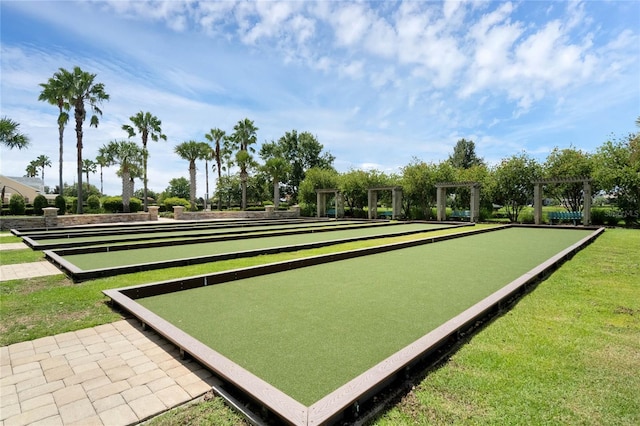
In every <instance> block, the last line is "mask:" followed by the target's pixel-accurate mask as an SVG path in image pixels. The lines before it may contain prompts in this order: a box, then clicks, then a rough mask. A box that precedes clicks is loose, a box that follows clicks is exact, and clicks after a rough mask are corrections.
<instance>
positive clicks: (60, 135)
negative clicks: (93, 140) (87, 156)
mask: <svg viewBox="0 0 640 426" xmlns="http://www.w3.org/2000/svg"><path fill="white" fill-rule="evenodd" d="M60 114H62V109H60ZM63 138H64V127H62V126H58V141H59V143H60V149H59V152H60V168H59V171H58V173H59V178H60V189H59V190H58V192H59V194H60V195H62V188H63V184H64V183H63V182H62V163H63V162H64V159H63V156H62V151H63V145H64V144H63Z"/></svg>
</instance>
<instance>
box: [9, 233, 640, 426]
mask: <svg viewBox="0 0 640 426" xmlns="http://www.w3.org/2000/svg"><path fill="white" fill-rule="evenodd" d="M438 232H440V231H438ZM416 237H417V236H409V237H399V238H395V239H393V240H394V241H399V240H407V239H411V238H416ZM10 238H14V237H10ZM0 241H2V240H0ZM2 242H15V241H2ZM373 244H374V242H373V241H368V242H361V243H357V244H356V243H349V244H346V245H344V246H342V247H338V246H335V247H330V248H329V249H318V250H311V251H309V253H307V252H305V255H306V254H308V255H312V254H320V253H321V252H329V251H334V250H336V249H339V248H342V249H353V248H357V247H363V246H370V245H373ZM301 255H303V254H302V253H286V254H280V255H273V256H260V257H258V258H250V259H239V260H234V261H225V262H216V263H214V264H209V265H196V266H189V267H183V268H172V269H167V270H162V271H151V272H144V273H137V274H130V275H125V276H119V277H112V278H108V279H101V280H94V281H90V282H86V283H83V284H77V285H74V284H72V283H71V282H70V281H69V280H67V279H65V278H64V277H60V276H57V277H43V278H39V279H29V280H17V281H12V282H3V283H0V344H2V345H7V344H10V343H15V342H19V341H24V340H31V339H35V338H37V337H43V336H47V335H53V334H56V333H61V332H64V331H68V330H77V329H81V328H85V327H88V326H90V325H93V323H96V322H109V321H115V320H117V319H120V318H121V317H120V315H119V314H117V313H114V312H112V311H111V310H110V309H109V308H108V306H106V305H105V303H104V301H105V298H104V297H103V296H102V294H100V290H102V289H106V288H116V287H122V286H124V285H134V284H141V283H145V282H151V281H157V280H161V279H171V278H177V277H180V276H186V275H195V274H202V273H208V272H214V271H215V270H225V269H231V268H238V267H243V266H250V265H252V264H260V263H265V262H270V261H276V260H284V259H290V258H295V257H300V256H301ZM639 270H640V231H637V230H635V231H633V230H622V229H610V230H607V231H606V232H605V233H604V234H603V235H601V236H600V237H599V238H598V239H597V240H596V241H595V242H594V243H593V244H591V245H590V246H589V247H587V248H586V249H584V250H583V251H581V252H580V253H578V254H577V255H576V256H575V257H574V258H573V259H572V260H571V261H570V262H568V263H566V264H565V265H564V266H562V267H561V268H560V269H559V270H558V271H556V273H554V274H553V275H552V276H551V277H550V278H549V279H548V280H546V281H545V282H543V283H541V284H540V285H539V286H538V288H537V289H536V290H535V291H534V292H532V293H531V294H529V295H527V296H526V297H525V298H524V299H523V300H521V301H520V302H519V303H518V304H517V305H516V306H515V307H514V308H513V309H512V310H511V311H509V312H508V313H507V314H506V315H504V316H502V317H500V318H499V319H497V320H496V321H494V322H493V323H491V324H490V325H489V326H488V327H486V328H485V329H483V330H482V331H481V332H479V333H478V334H477V335H475V336H474V337H473V338H472V339H471V340H470V341H469V342H468V344H466V345H464V346H463V347H462V348H461V349H460V350H459V351H458V352H457V353H456V354H454V355H453V357H452V358H451V359H450V360H448V362H446V363H444V364H442V365H441V366H439V367H438V368H436V369H434V371H431V372H429V374H428V375H426V377H425V378H424V379H422V380H418V381H417V382H416V386H415V388H414V389H413V390H412V391H410V392H408V393H407V394H406V396H405V397H404V398H403V399H402V400H400V401H396V403H394V404H393V406H392V407H389V409H388V410H386V411H385V412H384V413H383V414H382V415H381V417H380V418H378V419H376V420H375V421H374V423H375V424H379V425H385V426H386V425H415V424H483V425H484V424H501V425H502V424H575V425H578V424H580V425H584V424H592V425H600V424H616V425H637V424H640V397H638V395H640V378H639V375H638V374H637V373H636V372H637V371H638V370H640V358H639V357H638V354H640V280H639V279H638V271H639ZM455 272H456V271H452V274H455ZM151 424H153V425H156V426H157V425H175V424H200V425H208V424H229V425H240V424H245V423H244V421H243V420H242V418H241V417H239V416H238V415H236V414H235V413H233V412H231V411H230V410H228V409H227V408H226V407H224V406H221V405H220V401H219V400H218V399H217V398H214V400H211V401H207V402H202V403H199V404H195V405H190V406H186V407H183V408H180V409H178V410H175V411H172V412H171V413H168V414H165V415H162V416H159V417H158V418H156V419H153V420H152V423H151Z"/></svg>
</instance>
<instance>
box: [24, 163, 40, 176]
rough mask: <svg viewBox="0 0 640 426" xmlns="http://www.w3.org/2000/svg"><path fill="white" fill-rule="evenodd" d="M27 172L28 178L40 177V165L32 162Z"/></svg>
mask: <svg viewBox="0 0 640 426" xmlns="http://www.w3.org/2000/svg"><path fill="white" fill-rule="evenodd" d="M25 171H26V172H27V174H26V176H27V177H36V176H38V163H37V162H36V160H33V161H31V162H30V163H29V165H28V166H27V168H26V169H25Z"/></svg>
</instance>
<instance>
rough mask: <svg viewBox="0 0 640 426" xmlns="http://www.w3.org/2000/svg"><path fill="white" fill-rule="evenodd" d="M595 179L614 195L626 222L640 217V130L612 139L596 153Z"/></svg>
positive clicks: (601, 186)
mask: <svg viewBox="0 0 640 426" xmlns="http://www.w3.org/2000/svg"><path fill="white" fill-rule="evenodd" d="M594 162H595V164H596V167H595V170H594V178H595V180H596V181H597V182H598V185H599V187H600V188H602V189H603V190H604V191H606V192H607V194H609V195H610V196H612V197H613V199H614V201H615V203H616V205H617V207H618V209H619V210H620V212H621V213H622V215H623V217H624V220H625V222H626V223H636V222H638V217H639V216H640V132H638V133H636V134H630V135H628V136H627V137H625V138H612V139H611V140H608V141H607V142H605V143H604V144H603V145H602V146H601V147H599V148H598V150H597V152H596V154H595V161H594Z"/></svg>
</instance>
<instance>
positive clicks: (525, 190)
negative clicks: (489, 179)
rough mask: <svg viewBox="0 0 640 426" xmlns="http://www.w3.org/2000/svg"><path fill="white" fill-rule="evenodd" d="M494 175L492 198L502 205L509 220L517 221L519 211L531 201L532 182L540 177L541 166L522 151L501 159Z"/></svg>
mask: <svg viewBox="0 0 640 426" xmlns="http://www.w3.org/2000/svg"><path fill="white" fill-rule="evenodd" d="M494 176H495V186H494V188H493V190H494V193H493V198H494V200H495V201H496V202H497V203H499V204H502V205H504V207H505V210H506V212H507V215H508V217H509V220H511V222H517V221H518V217H519V216H520V212H521V211H522V210H523V209H524V207H525V206H526V205H527V204H529V203H531V202H532V201H533V182H534V181H536V180H539V179H540V178H541V177H542V166H541V165H540V164H538V162H537V161H536V160H535V159H533V158H531V157H529V156H528V155H527V154H526V153H522V154H519V155H514V156H512V157H510V158H507V159H504V160H502V162H501V163H500V164H499V165H498V166H497V167H496V169H495V172H494Z"/></svg>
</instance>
